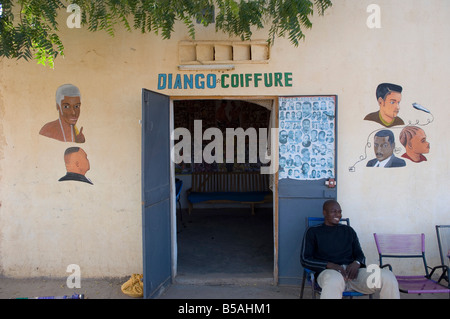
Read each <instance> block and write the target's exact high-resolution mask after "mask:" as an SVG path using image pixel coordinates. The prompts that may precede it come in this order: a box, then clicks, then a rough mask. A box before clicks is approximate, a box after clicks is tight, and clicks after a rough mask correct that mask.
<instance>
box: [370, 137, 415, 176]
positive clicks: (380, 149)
mask: <svg viewBox="0 0 450 319" xmlns="http://www.w3.org/2000/svg"><path fill="white" fill-rule="evenodd" d="M373 147H374V151H375V157H376V158H374V159H372V160H370V161H368V162H367V165H366V166H367V167H386V168H388V167H403V166H406V162H405V161H404V160H402V159H401V158H398V157H396V156H395V155H394V149H395V140H394V133H392V131H390V130H381V131H378V132H377V133H376V134H375V137H374V141H373Z"/></svg>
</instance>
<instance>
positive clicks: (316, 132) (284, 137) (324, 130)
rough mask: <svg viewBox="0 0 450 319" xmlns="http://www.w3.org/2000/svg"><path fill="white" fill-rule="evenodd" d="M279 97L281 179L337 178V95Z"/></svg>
mask: <svg viewBox="0 0 450 319" xmlns="http://www.w3.org/2000/svg"><path fill="white" fill-rule="evenodd" d="M279 101H280V107H279V122H278V127H279V137H278V139H279V171H278V172H279V174H278V176H279V179H283V178H291V179H297V180H317V179H323V178H327V179H328V178H334V177H335V136H336V134H335V132H336V123H335V114H336V96H297V97H281V98H280V99H279Z"/></svg>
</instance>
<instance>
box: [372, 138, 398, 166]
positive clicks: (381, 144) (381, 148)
mask: <svg viewBox="0 0 450 319" xmlns="http://www.w3.org/2000/svg"><path fill="white" fill-rule="evenodd" d="M373 146H374V151H375V156H376V158H377V160H378V161H380V162H381V161H384V160H385V159H386V158H388V157H389V156H391V155H392V153H393V152H394V144H391V143H389V137H388V136H384V137H381V136H375V138H374V143H373Z"/></svg>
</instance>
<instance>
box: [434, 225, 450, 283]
mask: <svg viewBox="0 0 450 319" xmlns="http://www.w3.org/2000/svg"><path fill="white" fill-rule="evenodd" d="M436 236H437V240H438V246H439V254H440V257H441V264H442V265H447V266H448V267H450V225H436ZM449 275H450V274H449V273H448V271H444V272H443V273H442V275H441V277H440V279H444V280H446V281H449V279H448V278H449Z"/></svg>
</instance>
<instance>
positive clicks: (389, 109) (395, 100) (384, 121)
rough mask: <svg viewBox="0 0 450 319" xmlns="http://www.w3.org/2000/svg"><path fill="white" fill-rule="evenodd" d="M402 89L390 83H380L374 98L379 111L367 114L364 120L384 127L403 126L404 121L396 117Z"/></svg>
mask: <svg viewBox="0 0 450 319" xmlns="http://www.w3.org/2000/svg"><path fill="white" fill-rule="evenodd" d="M402 91H403V88H402V87H401V86H400V85H397V84H392V83H381V84H380V85H378V87H377V90H376V98H377V102H378V106H379V110H378V111H376V112H373V113H370V114H367V115H366V117H365V118H364V120H366V121H373V122H376V123H378V124H381V125H383V126H384V127H392V126H396V125H404V124H405V123H404V121H403V120H402V119H401V118H400V117H398V113H399V112H400V102H401V100H402Z"/></svg>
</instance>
